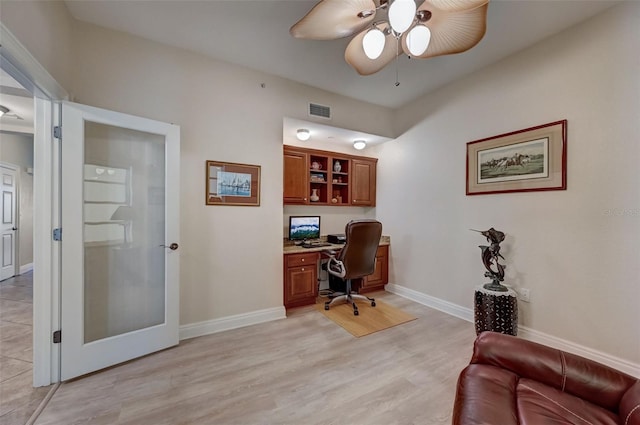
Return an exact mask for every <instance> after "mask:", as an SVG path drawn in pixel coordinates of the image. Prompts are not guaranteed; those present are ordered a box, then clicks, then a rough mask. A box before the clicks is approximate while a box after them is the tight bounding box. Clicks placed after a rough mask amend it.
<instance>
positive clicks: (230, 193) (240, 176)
mask: <svg viewBox="0 0 640 425" xmlns="http://www.w3.org/2000/svg"><path fill="white" fill-rule="evenodd" d="M205 187H206V192H205V203H206V205H241V206H251V207H257V206H260V166H259V165H248V164H237V163H233V162H221V161H206V182H205Z"/></svg>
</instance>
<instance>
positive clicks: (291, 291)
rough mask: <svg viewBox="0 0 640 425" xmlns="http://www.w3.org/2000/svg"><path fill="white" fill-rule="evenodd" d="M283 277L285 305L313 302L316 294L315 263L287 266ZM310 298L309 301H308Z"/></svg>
mask: <svg viewBox="0 0 640 425" xmlns="http://www.w3.org/2000/svg"><path fill="white" fill-rule="evenodd" d="M286 273H287V275H286V277H285V280H286V281H285V288H284V290H285V294H284V295H285V297H284V305H285V307H292V306H295V305H302V304H310V303H311V304H313V300H314V299H315V297H316V296H317V287H318V281H317V279H318V278H317V272H316V265H315V264H313V265H311V264H310V265H308V266H303V267H289V268H288V269H287V272H286ZM309 300H311V302H309Z"/></svg>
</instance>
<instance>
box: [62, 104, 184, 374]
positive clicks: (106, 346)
mask: <svg viewBox="0 0 640 425" xmlns="http://www.w3.org/2000/svg"><path fill="white" fill-rule="evenodd" d="M179 161H180V128H179V127H178V126H175V125H171V124H167V123H162V122H157V121H152V120H149V119H145V118H140V117H134V116H131V115H125V114H121V113H117V112H112V111H106V110H102V109H98V108H93V107H89V106H85V105H79V104H74V103H69V102H64V103H63V104H62V284H61V288H62V320H61V323H62V346H61V379H62V380H67V379H70V378H73V377H76V376H80V375H84V374H87V373H90V372H93V371H96V370H99V369H102V368H105V367H108V366H112V365H114V364H117V363H121V362H124V361H127V360H130V359H133V358H136V357H139V356H143V355H145V354H149V353H152V352H154V351H158V350H161V349H164V348H167V347H170V346H173V345H176V344H178V320H179V319H178V308H179V299H178V297H179V288H178V276H179V262H178V257H179V256H178V252H177V251H176V249H177V248H178V245H177V243H178V237H179V233H178V232H179V222H178V220H179V216H178V214H179V166H180V165H179ZM169 247H171V248H169Z"/></svg>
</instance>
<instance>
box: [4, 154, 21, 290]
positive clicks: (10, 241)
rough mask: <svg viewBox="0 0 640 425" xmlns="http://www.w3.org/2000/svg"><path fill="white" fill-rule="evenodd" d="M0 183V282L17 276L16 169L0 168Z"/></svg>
mask: <svg viewBox="0 0 640 425" xmlns="http://www.w3.org/2000/svg"><path fill="white" fill-rule="evenodd" d="M0 174H1V177H0V183H1V184H2V223H0V236H1V237H2V244H0V246H1V248H0V249H1V250H2V252H1V253H0V258H1V259H2V268H1V269H0V280H4V279H9V278H10V277H13V276H15V274H16V235H17V233H16V230H18V229H17V227H16V184H17V183H16V178H17V172H16V170H14V169H11V168H8V167H4V166H0Z"/></svg>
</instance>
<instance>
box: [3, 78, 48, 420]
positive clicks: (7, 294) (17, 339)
mask: <svg viewBox="0 0 640 425" xmlns="http://www.w3.org/2000/svg"><path fill="white" fill-rule="evenodd" d="M0 105H1V106H2V108H0V110H2V111H3V112H4V114H3V115H2V116H0V185H1V188H0V189H1V190H0V193H1V197H0V203H1V206H0V266H1V267H0V346H2V349H1V350H0V369H2V370H3V371H5V372H4V373H3V374H2V375H1V376H0V392H1V393H2V394H5V397H3V407H2V409H0V422H3V423H4V421H5V419H6V420H7V421H8V423H14V422H15V423H25V422H26V421H27V420H28V419H29V417H30V416H31V415H32V414H33V412H34V411H35V410H36V408H37V407H38V405H39V403H40V402H41V401H42V400H43V399H44V397H45V396H46V395H47V392H48V388H46V387H45V388H42V387H41V388H34V387H33V246H34V243H33V235H34V233H33V231H34V203H33V169H34V97H33V95H32V94H31V93H30V92H29V91H27V90H26V89H25V88H24V87H23V86H22V85H21V84H20V83H19V82H18V81H16V80H15V79H13V78H12V77H11V76H10V75H9V74H8V73H6V72H5V71H4V70H0Z"/></svg>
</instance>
